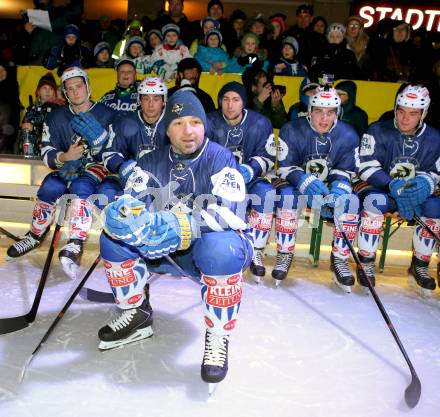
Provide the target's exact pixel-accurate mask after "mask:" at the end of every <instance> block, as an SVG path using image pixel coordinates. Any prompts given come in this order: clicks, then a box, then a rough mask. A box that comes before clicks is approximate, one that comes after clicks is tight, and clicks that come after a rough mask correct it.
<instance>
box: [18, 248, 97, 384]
mask: <svg viewBox="0 0 440 417" xmlns="http://www.w3.org/2000/svg"><path fill="white" fill-rule="evenodd" d="M100 260H101V255H98V256H97V258H96V259H95V261H94V262H93V264H92V266H91V267H90V268H89V270H88V271H87V273H86V274H85V275H84V277H83V279H82V280H81V281H80V283H79V284H78V286H77V287H76V288H75V291H73V293H72V295H71V296H70V297H69V299H68V300H67V302H66V304H64V307H63V308H62V309H61V311H60V312H59V313H58V315H57V316H56V317H55V320H54V321H53V322H52V324H51V325H50V327H49V329H48V330H47V332H46V333H45V334H44V336H43V338H42V339H41V341H40V343H38V345H37V347H36V348H35V349H34V351H33V352H32V353H31V355H30V356H29V358H28V360H27V361H26V363H25V364H24V366H23V369H22V371H21V374H20V379H19V382H20V383H21V382H22V381H23V379H24V376H25V373H26V370H27V368H28V366H29V365H30V363H31V362H32V359H33V358H34V357H35V355H36V354H37V352H38V351H39V350H40V349H41V347H42V346H43V344H44V343H45V342H46V340H47V339H48V338H49V336H50V335H51V333H52V332H53V330H54V329H55V326H56V325H57V324H58V323H59V321H60V320H61V319H62V318H63V316H64V314H65V313H66V311H67V309H68V308H69V307H70V305H71V304H72V302H73V300H74V299H75V298H76V296H77V295H78V293H79V292H80V291H81V288H82V287H83V286H84V284H85V283H86V281H87V280H88V279H89V277H90V275H92V272H93V271H94V270H95V268H96V266H97V265H98V263H99V261H100Z"/></svg>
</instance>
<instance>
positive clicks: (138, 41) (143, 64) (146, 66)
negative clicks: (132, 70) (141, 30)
mask: <svg viewBox="0 0 440 417" xmlns="http://www.w3.org/2000/svg"><path fill="white" fill-rule="evenodd" d="M144 48H145V41H144V39H143V38H141V37H140V36H132V37H131V38H128V39H127V48H126V49H125V53H124V55H123V56H122V57H123V58H128V59H130V60H131V61H133V62H134V63H135V65H136V72H137V73H138V74H146V73H147V72H149V71H150V62H149V61H150V59H149V58H150V57H148V58H147V59H146V57H145V55H144Z"/></svg>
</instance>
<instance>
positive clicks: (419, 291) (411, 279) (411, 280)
mask: <svg viewBox="0 0 440 417" xmlns="http://www.w3.org/2000/svg"><path fill="white" fill-rule="evenodd" d="M408 284H409V286H410V287H411V288H412V289H413V290H414V291H415V292H416V293H417V294H419V295H420V296H421V297H422V298H431V296H432V292H433V290H428V289H427V288H423V287H421V286H420V285H419V284H417V281H416V279H415V278H414V276H413V275H411V274H409V275H408Z"/></svg>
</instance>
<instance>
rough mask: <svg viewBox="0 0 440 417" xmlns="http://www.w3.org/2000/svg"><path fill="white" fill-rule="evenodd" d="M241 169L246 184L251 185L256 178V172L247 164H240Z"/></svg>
mask: <svg viewBox="0 0 440 417" xmlns="http://www.w3.org/2000/svg"><path fill="white" fill-rule="evenodd" d="M239 168H240V172H241V175H242V176H243V179H244V183H245V184H248V183H250V182H251V181H252V179H253V178H254V170H253V169H252V168H251V167H250V166H249V165H247V164H240V166H239Z"/></svg>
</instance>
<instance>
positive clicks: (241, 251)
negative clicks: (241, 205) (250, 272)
mask: <svg viewBox="0 0 440 417" xmlns="http://www.w3.org/2000/svg"><path fill="white" fill-rule="evenodd" d="M193 253H194V255H193V260H194V263H195V265H196V266H197V268H198V269H199V270H200V271H201V273H202V274H206V275H227V274H235V273H237V272H240V271H244V270H245V269H246V268H247V267H248V266H249V264H250V262H251V260H252V245H251V243H250V242H249V241H248V239H247V238H245V237H244V236H242V235H240V234H239V233H237V232H234V231H232V230H229V231H225V232H212V233H204V234H203V235H202V237H201V238H200V239H197V241H196V242H195V244H194V248H193Z"/></svg>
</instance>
